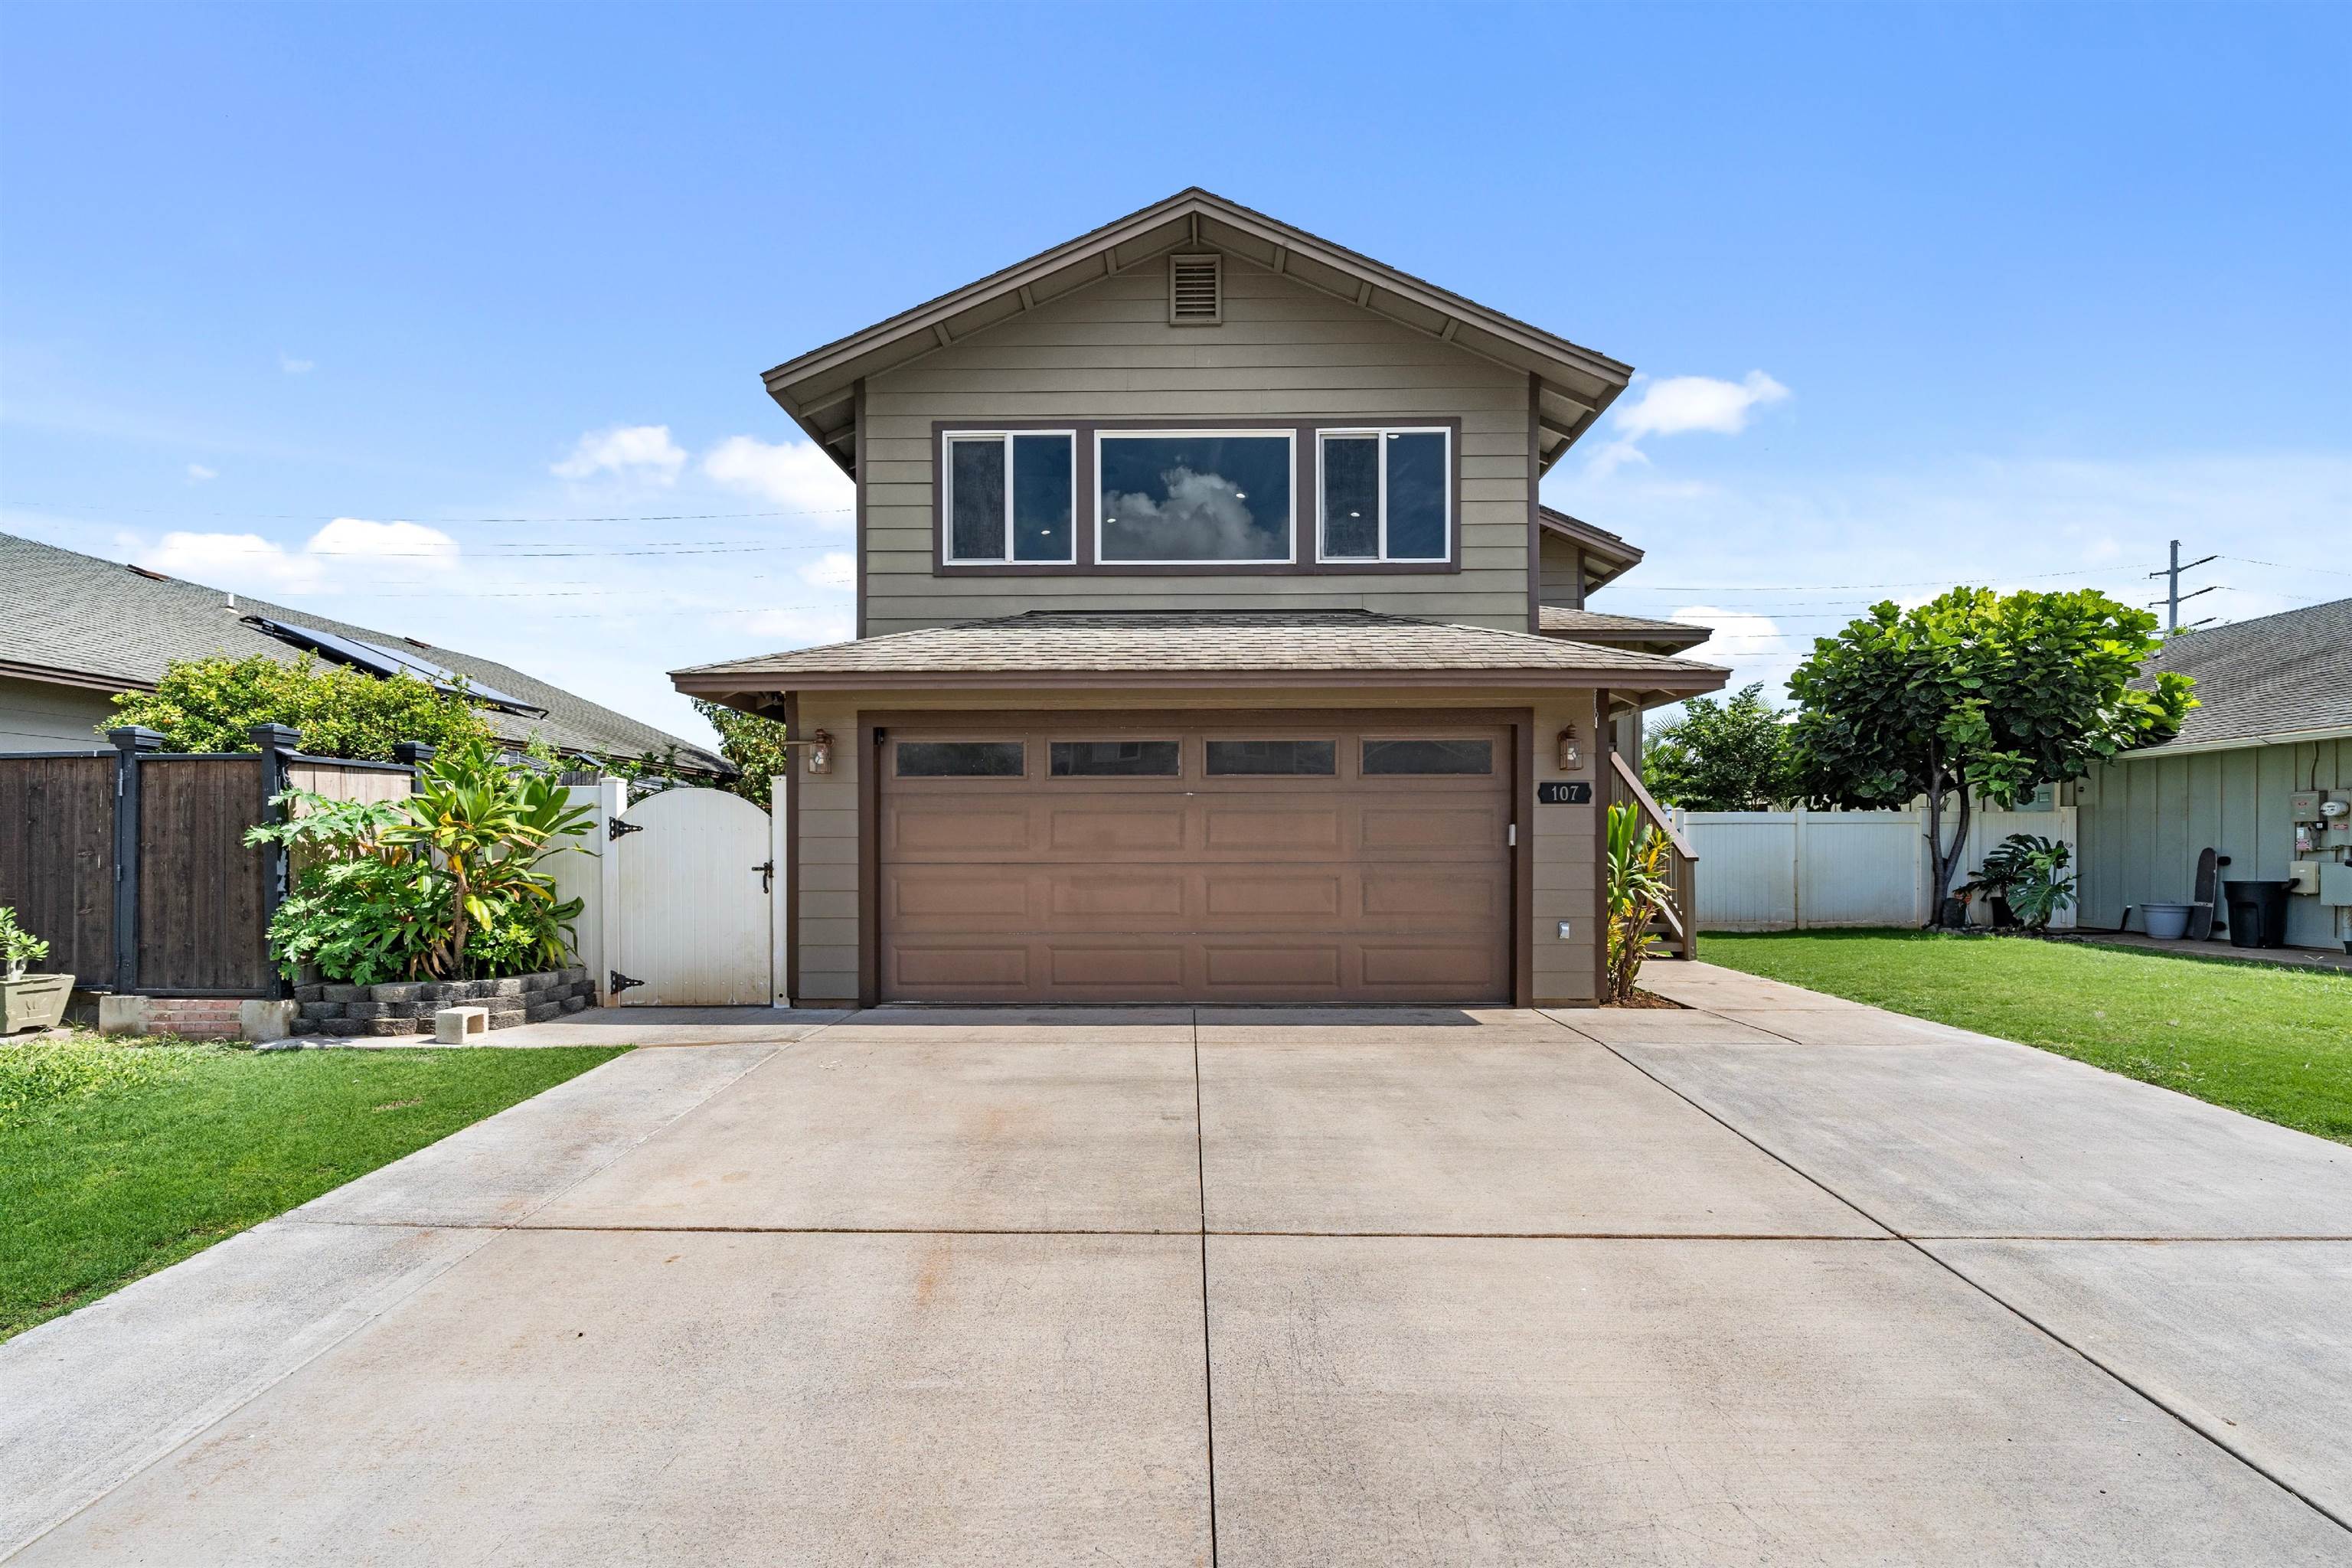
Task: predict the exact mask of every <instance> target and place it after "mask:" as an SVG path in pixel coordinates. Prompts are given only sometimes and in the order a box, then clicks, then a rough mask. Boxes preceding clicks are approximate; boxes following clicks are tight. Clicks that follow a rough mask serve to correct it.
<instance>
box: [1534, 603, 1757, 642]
mask: <svg viewBox="0 0 2352 1568" xmlns="http://www.w3.org/2000/svg"><path fill="white" fill-rule="evenodd" d="M1542 630H1543V635H1544V636H1546V637H1567V638H1570V640H1572V641H1575V642H1591V643H1608V644H1612V645H1615V646H1618V647H1638V648H1644V649H1647V650H1648V651H1650V652H1652V653H1680V652H1682V651H1683V650H1684V649H1685V648H1693V647H1697V646H1698V645H1699V644H1701V643H1703V642H1705V641H1706V639H1707V638H1709V637H1713V636H1714V635H1715V633H1714V631H1713V629H1712V628H1710V627H1707V626H1691V625H1689V624H1688V623H1686V622H1684V621H1653V620H1649V619H1646V618H1644V617H1643V616H1610V615H1603V614H1602V613H1601V612H1600V611H1598V610H1571V609H1569V608H1568V607H1567V606H1565V605H1544V606H1543V622H1542Z"/></svg>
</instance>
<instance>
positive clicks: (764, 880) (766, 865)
mask: <svg viewBox="0 0 2352 1568" xmlns="http://www.w3.org/2000/svg"><path fill="white" fill-rule="evenodd" d="M751 869H753V870H754V871H757V872H758V873H760V891H761V892H763V893H772V892H774V891H775V889H776V863H775V861H774V860H772V859H769V860H762V861H761V862H760V863H759V864H758V865H756V866H754V867H752V868H751Z"/></svg>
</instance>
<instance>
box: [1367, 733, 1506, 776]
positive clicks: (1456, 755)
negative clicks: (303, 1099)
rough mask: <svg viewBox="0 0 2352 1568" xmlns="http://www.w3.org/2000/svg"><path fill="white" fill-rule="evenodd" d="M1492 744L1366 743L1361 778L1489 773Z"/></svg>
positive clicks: (1493, 754) (1492, 761)
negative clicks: (1362, 776)
mask: <svg viewBox="0 0 2352 1568" xmlns="http://www.w3.org/2000/svg"><path fill="white" fill-rule="evenodd" d="M1494 771H1495V742H1492V741H1366V742H1364V775H1365V776H1366V777H1367V778H1372V777H1378V776H1380V775H1382V774H1390V775H1395V774H1406V773H1493V772H1494Z"/></svg>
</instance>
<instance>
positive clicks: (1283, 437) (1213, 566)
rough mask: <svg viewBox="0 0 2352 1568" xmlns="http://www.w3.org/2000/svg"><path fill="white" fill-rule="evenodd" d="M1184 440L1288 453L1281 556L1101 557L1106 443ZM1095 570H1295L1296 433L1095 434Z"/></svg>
mask: <svg viewBox="0 0 2352 1568" xmlns="http://www.w3.org/2000/svg"><path fill="white" fill-rule="evenodd" d="M1183 440H1212V441H1214V440H1247V441H1280V442H1282V443H1283V444H1284V445H1285V446H1286V447H1287V448H1288V450H1289V453H1290V543H1289V548H1288V549H1287V550H1286V552H1284V553H1283V554H1280V555H1252V556H1247V557H1221V558H1218V559H1214V560H1205V559H1201V558H1197V557H1196V558H1194V559H1192V560H1176V561H1134V560H1129V559H1128V558H1127V557H1125V556H1121V557H1119V558H1118V560H1116V561H1114V560H1111V559H1109V558H1108V557H1107V556H1105V555H1104V554H1103V504H1102V473H1103V443H1104V442H1105V441H1183ZM1093 488H1094V492H1095V494H1094V500H1093V505H1094V516H1095V559H1094V563H1095V567H1096V569H1097V570H1098V571H1112V572H1116V571H1118V570H1120V569H1121V568H1124V567H1129V566H1192V567H1199V568H1201V569H1202V570H1204V571H1212V572H1213V571H1216V570H1219V569H1221V568H1223V567H1227V566H1296V565H1297V564H1298V494H1299V489H1300V486H1299V483H1298V432H1297V429H1296V428H1295V427H1293V426H1264V425H1262V426H1258V427H1257V428H1256V429H1255V430H1217V429H1199V428H1194V429H1189V430H1188V429H1184V428H1181V427H1179V428H1176V429H1171V430H1104V429H1099V428H1098V429H1097V430H1096V431H1095V483H1094V487H1093Z"/></svg>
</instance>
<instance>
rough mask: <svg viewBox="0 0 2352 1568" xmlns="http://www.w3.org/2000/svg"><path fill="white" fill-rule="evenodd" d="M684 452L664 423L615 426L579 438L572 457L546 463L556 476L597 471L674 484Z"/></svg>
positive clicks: (591, 474) (587, 474) (683, 464)
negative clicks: (670, 436) (550, 463)
mask: <svg viewBox="0 0 2352 1568" xmlns="http://www.w3.org/2000/svg"><path fill="white" fill-rule="evenodd" d="M685 467H686V453H685V451H684V450H683V449H682V448H681V447H679V446H678V444H677V442H675V441H673V440H671V439H670V438H669V426H667V425H615V426H613V427H612V428H611V429H609V430H593V431H591V432H589V433H588V434H587V435H585V436H583V437H580V443H579V445H578V446H576V447H573V448H572V456H570V457H568V458H564V459H563V461H562V462H560V463H556V464H552V465H551V466H550V468H549V469H548V472H550V473H551V474H553V475H554V476H555V477H556V478H557V479H594V478H595V477H596V476H597V475H599V474H607V473H609V474H616V475H619V476H620V477H621V478H623V479H641V480H649V481H651V482H652V483H655V484H659V485H667V484H675V483H676V482H677V476H678V471H679V470H680V469H682V468H685Z"/></svg>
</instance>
